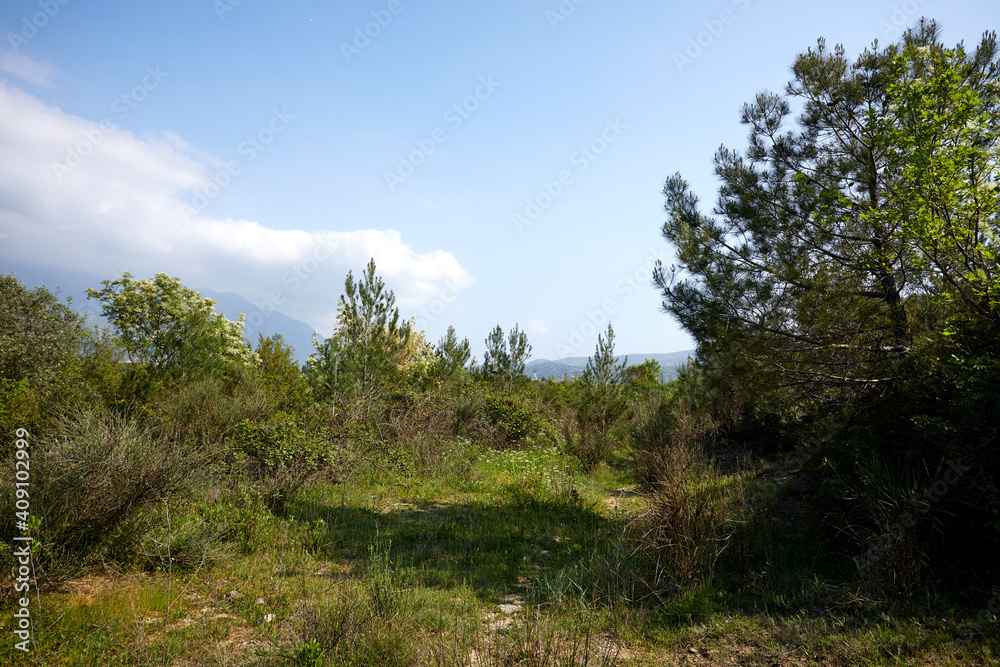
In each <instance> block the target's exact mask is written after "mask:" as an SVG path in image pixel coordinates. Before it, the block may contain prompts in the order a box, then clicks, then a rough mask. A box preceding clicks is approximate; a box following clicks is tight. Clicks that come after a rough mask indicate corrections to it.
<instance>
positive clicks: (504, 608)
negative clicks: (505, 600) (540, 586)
mask: <svg viewBox="0 0 1000 667" xmlns="http://www.w3.org/2000/svg"><path fill="white" fill-rule="evenodd" d="M519 611H521V605H519V604H502V605H500V613H501V614H514V613H516V612H519Z"/></svg>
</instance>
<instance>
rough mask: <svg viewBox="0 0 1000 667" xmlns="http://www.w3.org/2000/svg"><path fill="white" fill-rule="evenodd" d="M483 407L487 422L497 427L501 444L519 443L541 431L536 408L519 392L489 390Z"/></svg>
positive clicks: (540, 420)
mask: <svg viewBox="0 0 1000 667" xmlns="http://www.w3.org/2000/svg"><path fill="white" fill-rule="evenodd" d="M483 407H484V409H485V413H486V417H487V419H488V420H489V422H490V423H491V424H492V425H494V426H495V427H497V428H498V429H499V432H500V436H501V438H500V439H501V444H502V445H503V446H507V447H510V446H514V445H518V444H521V443H523V442H524V441H525V440H526V439H528V438H529V437H532V436H535V435H538V434H539V433H540V432H542V431H543V420H542V416H541V415H540V414H539V411H538V409H537V408H535V407H534V406H532V405H530V404H529V403H528V401H527V400H526V399H525V397H524V396H523V395H521V394H516V393H512V394H498V393H496V392H492V391H489V392H487V393H486V398H485V401H484V406H483Z"/></svg>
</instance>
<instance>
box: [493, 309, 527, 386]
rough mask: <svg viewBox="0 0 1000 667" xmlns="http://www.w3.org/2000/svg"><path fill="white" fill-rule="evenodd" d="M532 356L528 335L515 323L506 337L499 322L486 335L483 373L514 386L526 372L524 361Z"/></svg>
mask: <svg viewBox="0 0 1000 667" xmlns="http://www.w3.org/2000/svg"><path fill="white" fill-rule="evenodd" d="M530 357H531V345H529V344H528V335H527V334H526V333H524V332H523V331H520V330H519V329H518V326H517V325H516V324H515V325H514V328H513V329H511V330H510V334H509V335H508V337H507V338H506V339H505V338H504V336H503V329H502V328H501V327H500V325H499V324H498V325H497V326H496V328H495V329H493V330H492V331H491V332H490V334H489V336H487V337H486V352H485V354H484V355H483V367H482V373H483V375H485V376H487V377H491V378H494V379H495V380H497V381H499V382H502V383H504V384H506V385H507V386H513V385H514V383H515V382H517V380H518V379H519V378H520V377H521V376H522V375H523V374H524V363H525V362H526V361H527V360H528V359H529V358H530Z"/></svg>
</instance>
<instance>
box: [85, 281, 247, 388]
mask: <svg viewBox="0 0 1000 667" xmlns="http://www.w3.org/2000/svg"><path fill="white" fill-rule="evenodd" d="M101 284H102V285H104V289H101V290H94V289H89V290H87V295H88V297H89V298H91V299H96V300H97V301H99V302H100V303H101V313H102V315H104V317H106V318H107V319H108V321H110V322H111V326H112V327H113V328H114V330H115V333H117V334H118V338H119V340H120V341H121V344H122V346H123V347H124V349H125V352H126V354H127V355H128V358H129V361H130V362H131V363H133V364H140V365H143V366H145V367H146V368H147V369H148V370H149V371H150V372H151V374H152V375H153V376H154V378H156V379H158V380H159V379H168V380H175V381H176V380H188V379H200V378H203V377H206V376H209V375H214V376H220V375H222V374H223V373H224V372H225V371H226V369H228V368H229V367H230V366H232V365H242V364H246V363H247V362H248V360H249V350H248V346H247V344H246V343H245V342H244V341H243V317H242V316H241V317H240V319H239V320H238V321H236V322H231V321H229V320H227V319H226V318H225V316H223V315H221V314H219V313H216V312H215V301H213V300H212V299H208V298H205V297H202V296H201V295H200V294H198V293H197V292H195V291H194V290H191V289H188V288H186V287H184V286H183V285H182V284H181V282H180V280H178V279H177V278H171V277H170V276H168V275H167V274H165V273H158V274H156V276H155V277H154V278H152V279H150V280H134V279H133V278H132V274H131V273H129V272H128V271H126V272H125V273H123V274H122V277H121V278H117V279H115V280H105V281H102V283H101Z"/></svg>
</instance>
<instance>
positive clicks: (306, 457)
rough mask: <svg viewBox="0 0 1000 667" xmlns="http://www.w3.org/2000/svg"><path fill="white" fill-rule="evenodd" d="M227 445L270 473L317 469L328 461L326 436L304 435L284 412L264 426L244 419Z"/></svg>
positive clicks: (272, 417)
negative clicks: (300, 466) (302, 466)
mask: <svg viewBox="0 0 1000 667" xmlns="http://www.w3.org/2000/svg"><path fill="white" fill-rule="evenodd" d="M227 443H228V444H229V445H230V446H231V447H232V448H233V449H235V450H238V451H241V452H243V453H244V454H246V455H247V456H249V457H252V458H254V459H256V460H258V461H260V462H261V463H263V464H264V465H265V466H266V467H267V468H268V470H272V471H273V470H276V469H277V468H281V467H287V466H289V465H291V464H293V463H297V462H298V463H304V464H306V465H307V466H311V467H316V466H318V465H320V464H321V463H324V462H327V461H328V460H329V459H330V443H329V441H328V440H327V437H326V434H325V433H322V432H320V433H316V432H309V431H306V430H305V429H303V428H302V426H301V425H300V423H299V422H298V421H297V420H296V419H295V417H293V416H292V415H290V414H288V413H285V412H278V413H276V414H274V415H272V416H271V417H270V419H268V420H267V421H264V422H252V421H250V420H249V419H244V420H243V421H241V422H240V423H239V424H238V425H237V426H236V428H234V429H233V431H232V433H230V435H229V437H228V438H227Z"/></svg>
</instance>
